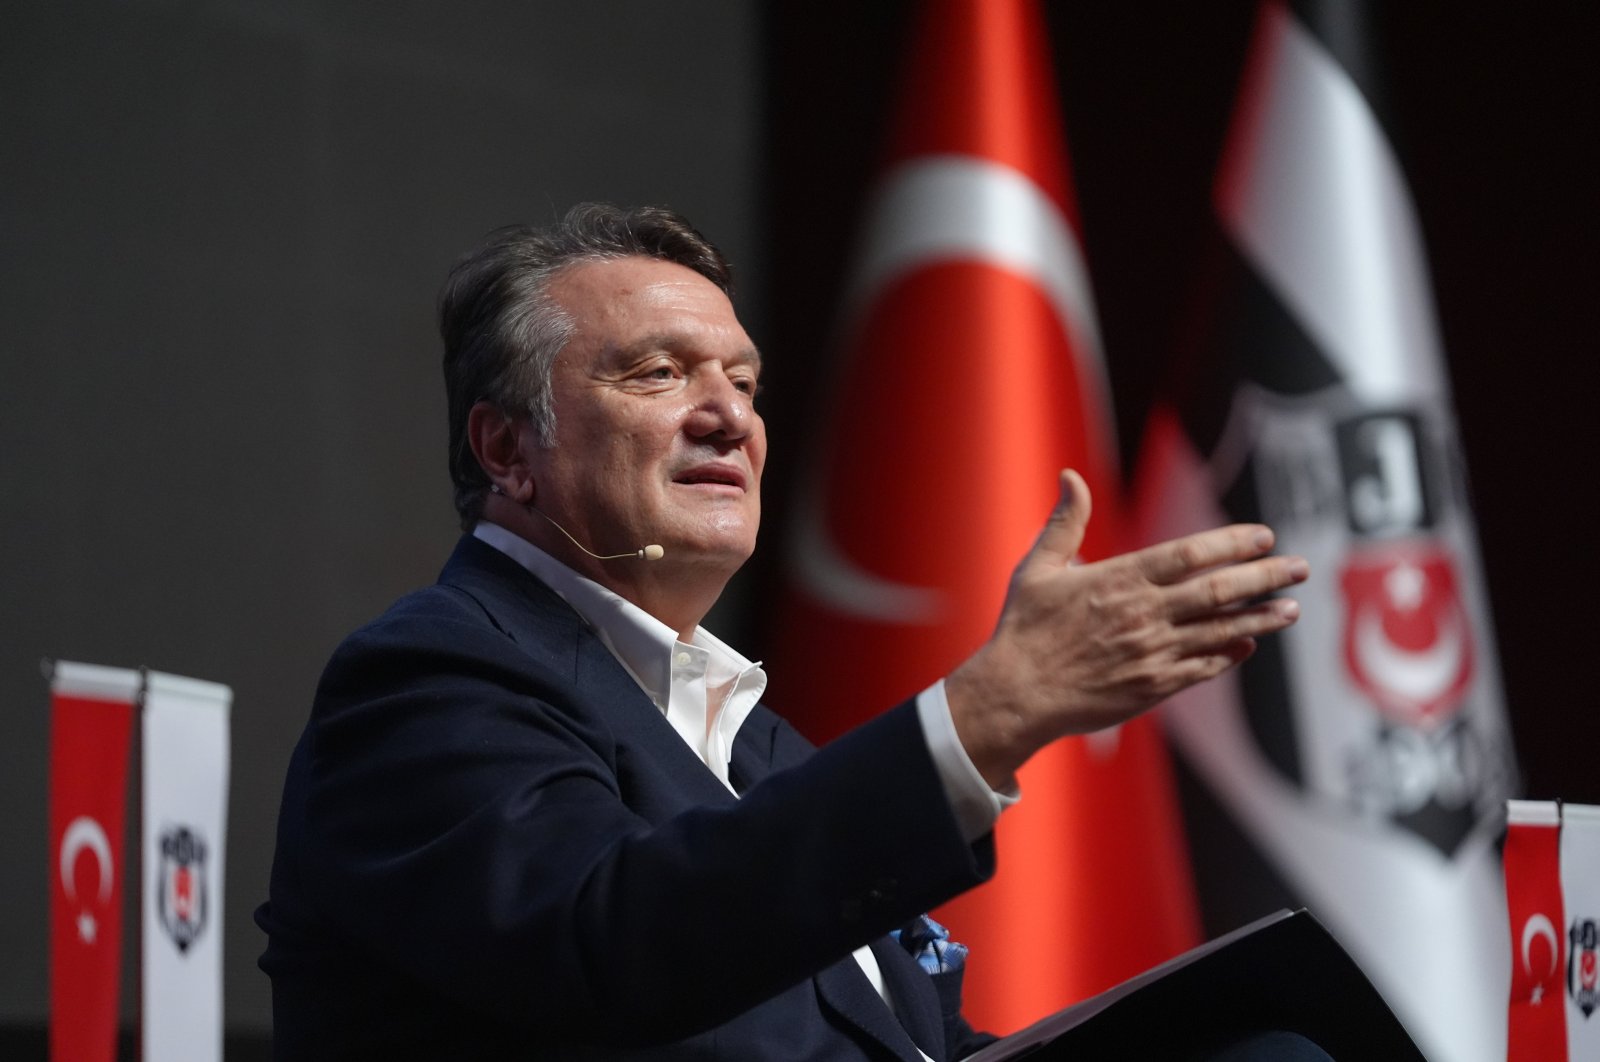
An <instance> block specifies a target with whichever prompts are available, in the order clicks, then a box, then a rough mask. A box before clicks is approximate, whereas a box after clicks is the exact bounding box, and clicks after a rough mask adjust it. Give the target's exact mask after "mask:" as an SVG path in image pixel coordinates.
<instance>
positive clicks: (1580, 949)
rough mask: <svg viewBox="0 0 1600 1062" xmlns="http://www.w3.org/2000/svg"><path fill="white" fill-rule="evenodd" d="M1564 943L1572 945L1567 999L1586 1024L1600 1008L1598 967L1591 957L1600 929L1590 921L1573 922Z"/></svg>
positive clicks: (1593, 953) (1598, 939) (1593, 921)
mask: <svg viewBox="0 0 1600 1062" xmlns="http://www.w3.org/2000/svg"><path fill="white" fill-rule="evenodd" d="M1567 941H1568V942H1569V943H1570V944H1571V945H1572V946H1571V947H1570V948H1569V949H1568V950H1567V995H1568V996H1570V997H1572V1002H1573V1003H1574V1004H1576V1005H1577V1008H1578V1009H1579V1010H1581V1011H1583V1017H1584V1020H1585V1021H1587V1020H1588V1019H1589V1016H1590V1015H1591V1014H1593V1013H1594V1010H1595V1007H1597V1006H1600V963H1597V961H1596V956H1595V951H1596V949H1597V947H1600V926H1597V924H1596V922H1595V920H1594V919H1593V918H1582V919H1579V918H1574V919H1573V920H1572V928H1571V929H1570V930H1568V932H1567Z"/></svg>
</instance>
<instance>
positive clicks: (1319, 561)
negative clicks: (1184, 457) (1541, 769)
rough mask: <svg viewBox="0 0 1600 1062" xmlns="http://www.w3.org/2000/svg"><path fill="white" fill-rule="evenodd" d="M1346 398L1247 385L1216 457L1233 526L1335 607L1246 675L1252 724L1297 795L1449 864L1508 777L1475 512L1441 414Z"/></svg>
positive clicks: (1315, 610)
mask: <svg viewBox="0 0 1600 1062" xmlns="http://www.w3.org/2000/svg"><path fill="white" fill-rule="evenodd" d="M1349 399H1350V396H1349V395H1348V393H1347V392H1345V391H1343V390H1342V389H1339V388H1322V389H1319V390H1314V391H1312V392H1308V393H1306V394H1303V395H1284V394H1279V393H1275V392H1272V391H1269V390H1267V389H1265V388H1261V387H1257V386H1255V385H1246V386H1245V387H1243V388H1242V389H1241V390H1240V391H1239V392H1238V398H1237V399H1236V402H1237V403H1238V405H1237V408H1236V410H1235V411H1234V413H1233V414H1232V416H1233V417H1234V418H1235V419H1236V420H1237V421H1238V425H1237V426H1231V427H1230V428H1228V429H1225V430H1224V432H1223V435H1222V441H1221V442H1219V444H1218V449H1217V452H1216V453H1214V454H1213V455H1212V456H1211V458H1210V461H1211V463H1212V465H1213V466H1214V467H1216V468H1223V467H1226V466H1227V465H1228V464H1229V462H1230V461H1235V462H1238V465H1237V466H1236V467H1237V468H1238V471H1237V472H1235V473H1233V475H1232V477H1230V478H1229V479H1225V480H1222V482H1225V483H1228V484H1229V486H1228V487H1227V488H1226V489H1225V491H1224V493H1223V496H1222V501H1223V504H1224V506H1225V507H1226V509H1227V510H1228V512H1229V513H1230V515H1232V516H1233V517H1234V518H1235V519H1240V520H1254V519H1261V520H1264V521H1265V522H1267V523H1269V524H1271V525H1273V526H1274V527H1275V528H1276V529H1277V530H1278V533H1279V543H1280V545H1281V547H1282V549H1283V550H1284V551H1285V552H1293V553H1301V554H1303V555H1305V556H1306V557H1307V558H1308V559H1309V560H1310V561H1311V569H1312V571H1313V572H1314V573H1326V575H1322V576H1320V577H1319V579H1318V583H1317V584H1315V585H1320V586H1324V587H1327V588H1328V589H1329V591H1331V593H1330V598H1331V599H1325V600H1324V601H1323V602H1320V603H1317V602H1311V603H1310V605H1309V606H1308V607H1307V608H1306V609H1305V614H1304V615H1303V616H1302V617H1301V621H1300V623H1299V624H1297V625H1296V627H1295V628H1294V629H1292V630H1290V631H1288V632H1286V633H1285V634H1284V635H1283V636H1282V637H1281V638H1279V639H1276V640H1275V641H1274V642H1269V643H1267V644H1264V645H1263V647H1262V648H1263V650H1264V651H1263V652H1261V653H1259V654H1258V656H1259V657H1260V659H1259V660H1257V661H1256V662H1254V664H1253V665H1252V667H1251V668H1250V669H1247V670H1246V671H1245V672H1244V673H1243V674H1241V676H1240V682H1241V689H1242V690H1243V693H1244V699H1245V714H1246V721H1247V723H1248V725H1249V726H1250V728H1251V732H1252V734H1253V735H1254V736H1255V738H1256V741H1257V744H1258V746H1259V748H1260V749H1261V751H1262V752H1263V754H1264V755H1265V756H1266V758H1267V759H1268V761H1269V762H1271V763H1272V764H1273V765H1274V766H1275V767H1276V768H1277V769H1278V770H1279V771H1280V773H1281V774H1282V775H1283V776H1284V777H1285V778H1286V779H1287V780H1288V781H1290V782H1291V784H1294V785H1296V786H1298V787H1299V788H1301V789H1302V790H1305V791H1307V792H1308V793H1311V794H1315V795H1316V796H1317V797H1319V798H1321V799H1323V800H1325V801H1327V802H1328V803H1329V804H1331V805H1333V806H1336V807H1338V808H1340V809H1342V810H1344V811H1347V812H1349V813H1353V814H1355V815H1358V816H1360V817H1362V818H1364V819H1368V820H1371V821H1374V822H1382V823H1386V824H1389V825H1392V826H1394V827H1396V828H1398V829H1402V830H1405V831H1407V832H1409V833H1410V834H1412V835H1414V836H1415V837H1416V838H1418V839H1419V840H1422V841H1424V842H1426V843H1427V844H1429V845H1431V846H1433V847H1434V848H1435V849H1437V850H1438V852H1439V853H1440V854H1441V855H1443V856H1445V857H1446V858H1451V857H1453V856H1454V855H1455V854H1456V853H1457V852H1458V851H1459V850H1460V849H1461V847H1462V846H1463V845H1464V844H1465V843H1467V841H1468V840H1469V838H1473V837H1479V838H1482V837H1484V836H1485V833H1486V831H1485V828H1484V824H1485V823H1486V822H1487V821H1489V816H1490V815H1491V814H1492V812H1493V810H1494V809H1495V808H1497V807H1500V806H1502V801H1503V800H1504V799H1505V797H1506V795H1507V794H1508V791H1509V788H1510V782H1511V778H1512V777H1513V774H1514V765H1513V764H1512V763H1511V759H1510V749H1509V746H1508V745H1507V744H1506V742H1505V738H1504V734H1503V730H1502V729H1501V728H1500V727H1498V726H1497V725H1495V718H1494V717H1495V711H1494V704H1493V698H1494V697H1495V693H1494V691H1493V689H1492V687H1490V686H1489V685H1488V681H1489V678H1490V677H1492V675H1493V672H1494V664H1493V648H1492V646H1490V645H1488V644H1487V643H1481V642H1480V640H1479V639H1480V633H1479V632H1478V631H1477V630H1476V629H1475V628H1476V624H1475V622H1474V620H1473V612H1472V608H1471V607H1470V604H1469V602H1470V600H1471V586H1472V582H1471V580H1472V575H1473V571H1472V568H1471V565H1472V559H1471V556H1470V554H1469V553H1467V552H1465V551H1466V550H1467V549H1469V548H1470V537H1469V534H1468V532H1467V531H1466V530H1465V529H1464V517H1465V506H1466V499H1465V497H1464V496H1463V494H1462V485H1461V481H1460V478H1459V476H1457V475H1454V474H1452V473H1451V465H1450V459H1449V457H1448V456H1447V452H1446V447H1447V446H1448V439H1447V438H1446V437H1445V436H1444V435H1443V434H1442V430H1441V428H1442V426H1441V422H1440V416H1439V412H1438V411H1437V410H1434V409H1431V408H1429V407H1427V406H1417V407H1401V408H1389V409H1376V410H1374V409H1359V408H1351V403H1350V401H1349ZM1240 438H1248V439H1249V443H1248V449H1243V451H1242V453H1238V455H1237V456H1232V454H1233V453H1235V451H1230V449H1229V447H1230V445H1234V446H1236V445H1237V443H1233V444H1230V443H1229V442H1228V440H1229V439H1240ZM1324 580H1325V581H1324ZM1305 593H1306V594H1314V593H1315V590H1314V589H1313V588H1311V587H1308V588H1307V589H1306V590H1305ZM1319 606H1320V607H1319Z"/></svg>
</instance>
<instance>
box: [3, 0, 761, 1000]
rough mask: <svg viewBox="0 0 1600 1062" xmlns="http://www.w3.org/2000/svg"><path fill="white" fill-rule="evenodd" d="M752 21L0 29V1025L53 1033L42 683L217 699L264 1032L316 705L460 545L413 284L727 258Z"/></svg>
mask: <svg viewBox="0 0 1600 1062" xmlns="http://www.w3.org/2000/svg"><path fill="white" fill-rule="evenodd" d="M753 9H754V5H746V4H742V3H734V2H721V3H719V2H716V0H698V2H683V0H678V2H674V3H671V4H663V3H658V2H653V0H627V2H623V0H605V2H595V0H591V2H588V3H566V4H560V5H554V4H545V5H540V4H529V3H515V2H510V0H477V2H471V3H457V4H450V5H443V4H434V5H430V4H421V3H345V4H336V3H332V2H326V3H319V2H313V0H291V2H282V3H273V4H265V3H262V4H257V3H246V2H233V3H230V2H227V0H207V2H198V0H197V2H184V3H180V2H167V3H162V2H148V0H147V2H120V3H112V2H105V0H102V2H71V0H52V2H48V3H46V2H42V0H41V2H31V3H23V4H21V5H18V4H16V3H11V4H8V5H6V7H5V9H4V11H3V13H0V133H3V140H0V359H3V361H0V365H3V370H4V372H3V377H0V378H3V380H4V386H3V388H0V461H3V466H0V467H3V468H4V481H3V489H0V706H3V707H0V910H3V911H4V916H3V917H0V956H3V957H4V958H3V961H0V1024H6V1023H15V1022H25V1023H36V1022H39V1021H42V1020H43V1018H44V1016H45V1014H46V1009H47V995H48V988H47V985H48V981H47V960H46V943H47V941H46V927H45V920H46V909H47V895H48V894H47V885H48V871H47V861H48V852H49V847H48V845H49V841H48V838H47V836H46V828H45V812H46V793H47V788H46V773H47V772H46V767H47V764H46V758H47V748H48V713H47V700H46V691H45V685H44V682H43V680H42V679H41V677H40V672H39V666H38V662H39V660H40V658H41V657H46V656H50V657H60V658H67V659H77V660H86V661H92V662H99V663H106V664H115V665H123V666H138V665H141V664H144V665H148V666H150V667H153V668H158V669H161V670H166V671H174V672H179V673H184V674H191V675H196V676H199V677H202V678H207V679H213V680H216V681H220V682H225V683H228V684H229V685H231V686H232V687H233V689H234V695H235V703H234V713H233V779H234V781H233V791H232V806H231V809H230V837H229V850H228V868H227V875H228V877H227V904H226V911H225V918H226V929H227V932H226V938H225V948H226V956H227V959H226V962H227V1016H228V1021H229V1023H230V1025H232V1026H234V1027H236V1028H252V1027H255V1028H259V1027H262V1026H264V1025H265V1024H266V1022H267V1017H268V984H267V981H266V979H265V977H263V976H262V975H261V974H260V973H259V972H258V971H257V970H256V969H255V965H254V963H255V959H256V956H257V955H258V954H259V953H260V951H261V947H262V944H263V939H262V937H261V935H260V933H259V932H258V931H257V930H256V928H255V926H254V924H253V922H252V921H251V918H250V915H251V911H252V910H253V909H254V907H255V905H256V904H257V903H258V902H260V900H261V899H262V898H263V897H264V893H265V888H266V880H267V871H268V865H269V860H270V858H271V836H272V828H273V820H274V816H275V812H276V806H277V797H278V791H279V787H280V785H281V780H282V772H283V768H284V765H285V763H286V760H287V757H288V754H289V749H290V747H291V746H292V744H293V741H294V738H295V736H296V734H297V732H298V730H299V727H300V725H301V723H302V722H303V720H304V717H305V713H306V710H307V707H308V704H309V700H310V695H311V691H312V688H313V685H314V683H315V681H316V676H317V673H318V671H319V669H320V667H321V664H322V662H323V660H324V659H325V658H326V656H327V654H328V652H329V651H330V650H331V648H332V646H333V645H334V644H335V643H336V642H337V640H338V639H339V637H340V636H341V635H342V634H344V633H345V632H347V631H348V630H350V629H351V628H353V627H354V626H355V625H357V624H358V623H360V622H361V621H362V620H364V619H366V618H368V617H369V616H370V615H372V614H373V613H374V612H375V611H377V610H378V609H379V608H381V607H382V606H383V605H384V604H386V603H387V601H388V600H389V599H391V598H392V597H393V596H395V595H397V594H398V593H400V592H402V591H404V590H406V589H408V588H410V587H411V586H414V585H416V584H418V583H420V582H423V581H426V580H430V579H431V578H432V575H433V573H434V572H435V571H436V570H437V567H438V565H439V563H440V562H441V560H442V558H443V556H444V553H445V551H446V550H447V549H448V547H449V545H450V543H451V541H452V540H453V537H454V529H453V528H454V525H453V513H452V512H451V510H450V505H449V491H448V484H447V479H446V476H445V471H444V459H443V453H444V403H443V399H442V388H441V387H440V385H439V383H438V369H437V358H438V349H437V343H436V340H435V338H434V333H433V323H432V306H433V298H434V294H435V291H436V290H437V287H438V284H439V282H440V280H441V279H442V277H443V274H444V271H445V269H446V268H447V267H448V265H449V263H450V261H451V260H452V259H453V258H454V257H455V256H456V255H457V254H459V253H460V252H461V251H463V250H464V249H465V248H466V247H467V246H468V245H469V244H470V243H471V242H472V241H473V240H474V239H476V238H477V237H478V236H479V235H480V234H482V233H483V232H484V231H486V230H488V229H489V228H491V227H493V226H495V225H498V224H502V223H504V222H507V221H514V220H543V219H546V218H548V217H549V216H550V215H551V214H552V213H553V212H554V211H555V210H556V209H557V208H560V207H564V206H566V205H568V204H569V203H571V202H573V201H575V200H578V199H584V198H601V199H610V200H613V201H617V202H622V203H640V202H666V203H670V204H672V205H674V206H676V207H678V208H679V209H681V210H683V211H685V212H686V213H688V214H689V216H690V217H692V218H694V219H695V221H696V222H697V224H699V225H700V227H701V228H702V229H704V230H705V231H706V232H707V234H708V235H710V236H711V238H712V239H713V240H716V241H718V242H719V243H720V244H721V245H722V246H723V247H724V249H725V250H726V251H728V252H729V254H730V255H731V257H732V258H733V259H734V261H735V263H736V265H746V264H748V263H749V262H750V259H751V257H752V254H753V251H752V248H754V247H755V246H756V245H757V237H758V235H759V234H758V232H757V231H756V229H757V210H758V206H759V204H758V202H757V199H756V184H755V180H756V174H757V173H758V171H759V166H758V165H757V163H758V159H757V154H758V150H759V146H760V145H759V143H758V135H757V134H758V130H757V122H758V117H759V115H758V113H757V103H758V94H757V85H758V73H759V71H758V69H757V67H758V65H759V54H758V41H757V27H756V26H755V24H754V22H755V16H754V14H753ZM760 282H761V278H760V276H759V275H758V270H757V269H755V268H744V269H743V270H742V272H741V283H742V287H743V288H744V290H745V291H747V292H751V293H754V292H756V291H758V290H759V288H760ZM743 308H744V310H745V314H746V317H747V318H754V319H756V321H755V323H756V324H757V326H758V325H759V317H760V313H759V308H758V307H752V306H751V305H750V302H749V300H748V299H746V300H744V302H743ZM755 330H756V331H757V332H758V333H759V327H757V328H756V329H755ZM129 924H130V925H135V924H136V923H135V922H133V921H132V920H131V919H130V921H129ZM133 943H134V937H133V935H132V934H130V935H129V937H128V940H127V943H126V945H125V947H127V948H128V949H129V950H130V955H129V958H130V960H131V957H132V955H131V949H132V947H133ZM127 966H128V967H129V968H130V969H131V966H132V963H131V961H130V962H129V963H128V964H127ZM130 983H131V982H130ZM124 996H125V1000H124V1003H125V1013H130V1014H131V1010H129V1009H128V1008H129V1006H130V1005H131V994H130V993H128V992H126V991H125V993H124Z"/></svg>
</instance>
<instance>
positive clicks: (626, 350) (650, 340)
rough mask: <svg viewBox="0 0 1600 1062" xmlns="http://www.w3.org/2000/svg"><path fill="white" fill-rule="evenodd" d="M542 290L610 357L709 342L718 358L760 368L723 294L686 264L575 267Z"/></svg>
mask: <svg viewBox="0 0 1600 1062" xmlns="http://www.w3.org/2000/svg"><path fill="white" fill-rule="evenodd" d="M548 290H549V293H550V297H551V298H552V299H553V300H554V301H555V302H556V304H557V305H559V306H560V307H561V308H562V309H563V310H564V311H566V313H568V314H569V315H570V316H571V317H572V318H573V321H574V324H575V325H576V326H577V332H578V334H579V335H583V334H585V333H587V334H588V336H589V338H590V339H591V341H593V340H598V341H599V345H600V347H601V349H603V350H605V351H607V352H609V353H616V354H630V353H650V352H652V351H662V350H666V351H687V350H689V349H691V348H698V347H702V346H703V345H705V344H706V343H707V342H714V343H715V345H716V346H717V347H718V348H720V349H719V350H718V356H719V357H723V358H726V359H729V360H734V361H738V362H740V363H743V364H750V365H755V366H757V367H759V366H760V363H761V354H760V352H759V351H758V350H757V349H756V347H755V344H754V343H752V342H751V340H750V337H749V336H748V335H747V334H746V332H745V330H744V326H743V325H742V324H741V323H740V322H739V319H738V316H737V314H735V312H734V309H733V304H732V302H730V301H729V299H728V297H727V294H726V293H724V292H723V290H722V289H721V288H720V287H718V286H717V285H716V284H714V283H712V282H711V281H710V280H708V279H707V278H706V277H704V276H702V275H701V274H699V273H697V272H696V271H694V270H693V269H690V268H689V267H688V266H684V265H680V264H678V263H676V262H670V261H666V260H664V259H657V258H646V257H639V256H630V257H626V258H608V259H600V260H595V261H585V262H576V263H574V264H572V265H570V266H568V267H566V268H565V269H563V270H562V271H561V272H560V273H559V274H557V275H556V276H555V277H554V278H552V280H551V282H550V287H549V289H548Z"/></svg>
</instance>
